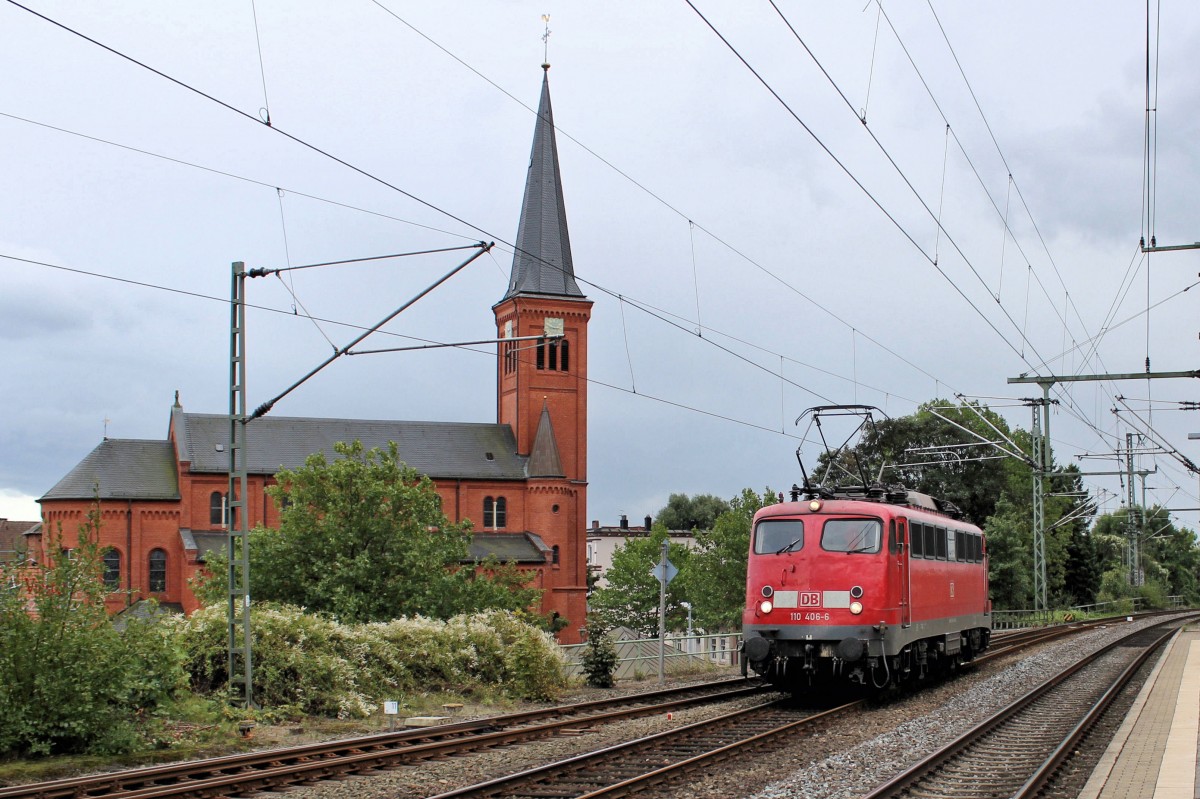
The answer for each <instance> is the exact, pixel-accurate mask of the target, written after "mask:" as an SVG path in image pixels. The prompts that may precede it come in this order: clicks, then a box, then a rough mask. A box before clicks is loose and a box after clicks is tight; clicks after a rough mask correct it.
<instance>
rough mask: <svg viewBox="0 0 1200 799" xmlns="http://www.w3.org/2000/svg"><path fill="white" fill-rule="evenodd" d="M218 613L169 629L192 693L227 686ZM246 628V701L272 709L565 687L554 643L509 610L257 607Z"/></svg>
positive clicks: (548, 691)
mask: <svg viewBox="0 0 1200 799" xmlns="http://www.w3.org/2000/svg"><path fill="white" fill-rule="evenodd" d="M225 613H226V611H225V607H224V606H223V605H211V606H209V607H207V608H204V609H203V610H200V611H197V612H196V613H194V614H192V616H191V617H190V618H187V619H179V620H177V621H176V622H175V624H176V625H177V626H178V631H179V633H180V635H181V640H182V641H183V644H184V646H185V648H186V651H187V653H188V664H187V668H188V671H189V673H190V674H191V678H192V685H193V687H194V688H196V689H197V690H200V691H208V692H211V691H217V690H221V689H223V687H224V685H225V682H226V668H227V652H226V646H227V630H228V628H227V621H226V615H225ZM250 626H251V631H252V634H253V636H254V696H255V699H256V700H257V701H258V702H259V703H260V704H261V705H263V706H264V707H269V708H272V709H274V710H276V711H279V710H289V711H292V712H295V713H303V714H311V715H323V716H333V717H337V718H353V717H363V716H367V715H369V714H370V713H371V711H372V709H373V708H376V707H378V706H379V703H380V702H381V701H382V700H384V699H399V698H401V697H403V696H404V695H406V694H408V695H411V694H417V693H428V692H436V691H454V692H459V693H470V692H471V691H473V690H476V689H479V688H483V687H485V686H491V687H493V688H495V689H499V690H500V691H502V692H503V693H505V694H507V695H509V696H512V697H515V698H527V699H550V698H552V697H553V696H554V695H555V694H556V693H557V692H558V690H559V689H560V688H561V687H562V686H563V685H564V684H565V678H564V676H563V661H562V656H561V654H560V652H559V648H558V646H557V645H556V644H555V643H554V641H553V639H552V638H551V637H550V636H549V635H548V634H547V633H545V632H542V631H540V630H538V629H536V628H534V627H532V626H530V625H528V624H525V623H524V622H521V621H518V620H517V619H516V618H515V617H514V616H513V615H512V614H511V613H509V612H507V611H497V610H493V611H486V612H481V613H475V614H470V615H461V616H455V617H454V618H452V619H450V620H448V621H444V622H443V621H435V620H432V619H426V618H421V617H417V618H407V619H395V620H393V621H388V622H371V623H367V624H341V623H339V622H337V621H334V620H333V619H331V618H329V617H327V616H321V615H314V614H309V613H305V612H304V611H303V610H302V609H300V608H295V607H290V606H284V605H259V606H256V607H255V608H253V609H252V610H251V614H250Z"/></svg>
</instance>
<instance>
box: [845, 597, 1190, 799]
mask: <svg viewBox="0 0 1200 799" xmlns="http://www.w3.org/2000/svg"><path fill="white" fill-rule="evenodd" d="M1181 623H1182V622H1180V621H1176V622H1166V623H1164V624H1163V625H1160V626H1156V627H1150V628H1145V629H1143V630H1140V631H1137V632H1134V633H1131V634H1130V635H1128V636H1125V637H1123V638H1121V639H1120V640H1118V641H1116V642H1114V643H1112V644H1110V645H1108V646H1107V647H1104V648H1103V649H1101V650H1099V651H1097V652H1096V653H1094V654H1093V655H1091V656H1089V657H1087V658H1085V659H1084V660H1081V661H1080V662H1079V663H1078V664H1076V665H1075V666H1074V667H1073V668H1071V669H1068V670H1067V671H1065V672H1063V673H1062V674H1060V675H1058V676H1057V677H1055V678H1054V679H1052V680H1050V681H1048V682H1046V683H1044V684H1043V685H1041V686H1038V687H1037V688H1035V689H1033V690H1032V691H1030V692H1028V693H1027V694H1025V695H1024V696H1022V697H1020V698H1019V699H1017V700H1016V701H1015V702H1013V703H1012V704H1010V705H1009V706H1008V707H1006V708H1004V709H1002V710H1000V711H999V712H997V713H995V714H994V715H992V716H991V717H990V718H988V719H985V720H984V721H982V722H981V723H979V724H978V725H976V726H975V727H974V728H972V729H971V730H969V731H967V732H966V733H964V734H963V735H962V736H960V737H959V738H957V739H956V740H954V741H952V742H950V743H949V744H947V745H946V746H945V747H944V748H942V749H941V750H939V751H937V752H934V753H933V754H931V755H929V756H928V757H926V758H925V759H923V760H921V761H920V762H919V763H917V764H916V765H914V766H913V767H912V768H910V769H909V770H907V771H905V772H903V773H901V774H899V775H897V776H896V777H894V778H893V779H891V780H889V781H888V782H887V783H885V784H883V785H881V786H879V787H878V788H876V789H875V790H874V791H872V792H871V793H869V794H867V795H866V797H864V799H891V797H912V798H913V799H918V798H919V797H939V798H940V799H951V798H952V797H964V799H967V798H968V797H969V798H970V799H978V798H979V797H993V796H994V797H1014V799H1027V798H1029V797H1033V796H1037V795H1039V792H1040V791H1042V790H1043V789H1044V788H1045V786H1046V785H1047V784H1048V783H1049V782H1050V781H1051V780H1052V779H1053V778H1054V777H1055V775H1056V773H1057V772H1058V771H1059V769H1061V768H1062V767H1063V766H1064V765H1065V764H1067V762H1068V761H1069V759H1070V758H1071V757H1072V755H1073V753H1074V752H1075V751H1076V750H1077V748H1078V745H1079V743H1080V742H1081V741H1082V740H1083V739H1084V738H1085V737H1086V736H1087V734H1088V731H1089V730H1090V729H1092V727H1093V726H1094V725H1096V724H1097V723H1098V722H1099V720H1100V719H1101V717H1102V716H1103V713H1104V711H1105V710H1106V709H1107V708H1108V707H1109V705H1110V704H1111V703H1112V702H1113V701H1114V700H1115V699H1116V698H1117V696H1118V695H1119V694H1120V692H1121V689H1122V688H1123V687H1124V686H1125V685H1126V684H1127V683H1128V682H1129V681H1130V680H1131V679H1132V678H1133V675H1134V674H1135V673H1136V672H1137V671H1138V669H1140V668H1141V667H1142V665H1143V664H1144V663H1145V662H1146V661H1147V659H1149V658H1150V656H1151V655H1152V654H1153V653H1154V652H1156V651H1157V650H1158V648H1159V647H1160V646H1161V645H1162V644H1163V643H1164V642H1165V641H1166V640H1167V639H1168V638H1169V637H1170V636H1171V635H1172V634H1174V632H1175V629H1176V628H1177V627H1178V626H1179V625H1180V624H1181ZM1164 626H1169V629H1167V630H1165V631H1164V630H1163V629H1162V627H1164Z"/></svg>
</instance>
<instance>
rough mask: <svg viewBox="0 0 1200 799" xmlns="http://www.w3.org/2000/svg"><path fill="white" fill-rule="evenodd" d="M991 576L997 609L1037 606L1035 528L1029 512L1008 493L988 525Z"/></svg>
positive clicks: (988, 521)
mask: <svg viewBox="0 0 1200 799" xmlns="http://www.w3.org/2000/svg"><path fill="white" fill-rule="evenodd" d="M986 529H987V546H988V577H989V580H990V584H991V594H992V602H993V604H994V605H995V607H996V608H997V609H1009V610H1016V609H1021V608H1031V607H1033V531H1032V529H1031V526H1030V517H1029V514H1028V513H1026V512H1025V511H1024V509H1022V508H1018V507H1017V506H1016V505H1014V504H1013V502H1012V501H1011V500H1010V499H1009V498H1008V497H1007V495H1006V496H1004V497H1002V498H1001V499H1000V501H999V502H997V503H996V512H995V514H994V515H993V516H991V517H989V518H988V520H987V524H986Z"/></svg>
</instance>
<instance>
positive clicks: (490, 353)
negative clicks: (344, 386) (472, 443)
mask: <svg viewBox="0 0 1200 799" xmlns="http://www.w3.org/2000/svg"><path fill="white" fill-rule="evenodd" d="M0 258H5V259H8V260H11V261H17V262H20V263H25V264H29V265H31V266H41V267H45V268H48V269H55V270H59V271H63V272H69V273H72V274H76V275H80V276H84V277H92V278H97V279H101V280H109V281H113V282H116V283H122V284H125V285H130V286H137V287H139V288H146V289H151V290H155V291H163V292H167V293H170V294H178V295H180V296H184V297H189V298H193V299H199V300H207V301H210V302H216V303H221V304H222V305H229V298H228V297H217V296H214V295H211V294H203V293H201V292H197V291H188V290H187V289H179V288H173V287H170V286H162V285H157V284H154V283H148V282H145V281H141V280H132V279H130V278H124V277H117V276H116V275H106V274H103V273H100V272H94V271H89V270H86V269H79V268H76V267H70V266H63V265H61V264H52V263H49V262H46V261H37V260H34V259H31V258H22V257H20V256H16V255H9V254H6V253H0ZM246 307H247V308H251V309H254V310H256V311H263V312H266V313H272V314H277V315H279V316H284V317H287V318H289V319H291V318H297V315H296V314H293V313H292V312H291V310H285V309H282V308H272V307H270V306H268V305H258V304H254V303H246ZM317 319H318V321H321V322H324V323H326V324H332V325H338V326H341V327H346V328H349V329H353V330H358V331H369V330H370V329H371V328H370V327H369V326H367V325H361V324H356V323H353V322H345V321H339V320H337V319H327V318H326V319H323V318H320V317H317ZM376 333H377V334H378V335H382V336H391V337H394V338H401V339H406V340H408V341H420V342H424V343H426V344H431V345H439V346H443V347H444V346H450V347H454V348H455V349H460V350H463V351H465V352H471V353H475V354H477V355H484V356H487V357H489V358H495V357H496V353H495V351H494V350H491V349H488V350H481V349H476V348H475V347H472V346H466V345H464V344H461V343H459V344H448V343H447V342H439V341H434V340H431V339H425V338H421V337H419V336H412V335H407V334H404V333H397V332H395V331H391V330H377V331H376ZM575 379H577V380H579V379H584V378H580V377H578V376H576V378H575ZM584 380H585V382H586V383H587V384H588V385H595V386H599V387H601V388H605V389H609V390H612V391H616V392H619V393H623V394H629V395H634V396H637V397H639V398H641V399H646V400H650V401H652V402H656V403H659V404H661V405H667V406H670V407H672V408H677V409H679V410H684V411H687V412H689V413H695V414H697V415H700V416H706V417H709V418H712V419H718V420H721V421H725V422H729V423H731V424H736V425H739V426H741V427H746V428H751V429H754V430H761V431H763V432H767V433H773V434H775V435H782V436H784V437H785V438H791V439H800V438H801V437H800V436H797V435H795V434H793V433H788V432H786V431H780V430H776V429H774V428H770V427H765V426H763V425H761V424H757V423H755V422H751V421H748V420H746V419H739V418H737V417H735V416H729V415H727V414H722V413H717V412H716V411H711V410H707V409H705V408H699V407H696V406H694V405H688V404H687V403H684V402H680V401H678V400H672V399H667V398H666V397H660V396H657V395H653V394H647V393H645V392H644V391H640V392H635V391H633V390H631V389H629V388H625V387H624V386H619V385H616V384H614V383H608V382H606V381H603V380H599V379H596V378H594V377H588V378H586V379H584Z"/></svg>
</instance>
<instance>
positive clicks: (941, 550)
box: [934, 527, 946, 560]
mask: <svg viewBox="0 0 1200 799" xmlns="http://www.w3.org/2000/svg"><path fill="white" fill-rule="evenodd" d="M934 543H935V544H936V545H937V559H938V560H945V559H946V528H945V527H939V528H937V535H936V540H935V541H934Z"/></svg>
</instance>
